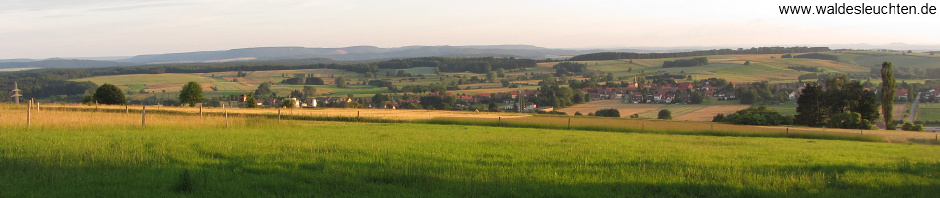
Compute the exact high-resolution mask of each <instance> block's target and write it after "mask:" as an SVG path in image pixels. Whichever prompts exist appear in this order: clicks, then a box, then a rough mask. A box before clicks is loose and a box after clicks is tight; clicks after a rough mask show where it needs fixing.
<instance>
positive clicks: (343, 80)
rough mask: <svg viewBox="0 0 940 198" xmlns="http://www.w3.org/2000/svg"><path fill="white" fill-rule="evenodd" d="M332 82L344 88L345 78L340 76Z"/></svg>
mask: <svg viewBox="0 0 940 198" xmlns="http://www.w3.org/2000/svg"><path fill="white" fill-rule="evenodd" d="M401 71H404V70H401ZM333 83H334V84H336V87H337V88H346V78H343V77H342V76H340V77H337V78H336V79H335V81H334V82H333Z"/></svg>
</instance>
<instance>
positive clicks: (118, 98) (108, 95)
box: [92, 83, 127, 104]
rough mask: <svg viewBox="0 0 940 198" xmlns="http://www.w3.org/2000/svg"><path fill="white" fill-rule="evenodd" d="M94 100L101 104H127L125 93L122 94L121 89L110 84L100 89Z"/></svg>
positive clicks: (97, 90) (96, 92)
mask: <svg viewBox="0 0 940 198" xmlns="http://www.w3.org/2000/svg"><path fill="white" fill-rule="evenodd" d="M92 98H93V99H94V100H95V101H98V103H101V104H127V98H125V97H124V92H121V89H120V88H118V87H117V86H114V85H112V84H108V83H105V84H103V85H101V86H100V87H98V89H96V90H95V94H94V95H93V96H92Z"/></svg>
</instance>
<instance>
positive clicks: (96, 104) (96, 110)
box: [95, 100, 98, 112]
mask: <svg viewBox="0 0 940 198" xmlns="http://www.w3.org/2000/svg"><path fill="white" fill-rule="evenodd" d="M95 112H98V101H97V100H95Z"/></svg>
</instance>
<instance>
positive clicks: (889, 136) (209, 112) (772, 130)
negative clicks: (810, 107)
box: [23, 106, 935, 143]
mask: <svg viewBox="0 0 940 198" xmlns="http://www.w3.org/2000/svg"><path fill="white" fill-rule="evenodd" d="M23 108H25V107H23ZM44 109H46V110H55V111H82V112H97V113H105V114H106V112H111V113H118V114H124V112H125V109H124V106H101V107H99V108H97V110H96V108H95V107H94V106H52V107H45V108H44ZM129 111H130V114H127V115H130V116H131V117H134V116H135V115H136V118H131V119H129V120H128V119H126V118H125V120H127V121H122V123H134V122H136V123H138V124H139V118H140V117H139V116H140V115H139V114H140V107H139V106H138V107H130V110H129ZM360 111H361V112H362V116H358V115H359V113H358V112H360ZM147 112H148V114H153V115H166V116H170V117H172V116H181V115H199V113H198V112H199V109H198V108H173V107H171V108H167V107H162V108H155V107H148V109H147ZM227 112H228V114H229V116H230V117H235V118H237V119H248V120H249V121H250V120H257V119H261V118H269V119H277V118H278V114H277V111H276V110H274V109H229V110H227ZM389 112H395V110H370V109H362V110H355V109H353V110H339V111H329V110H327V111H322V110H296V113H290V110H286V109H285V110H282V112H281V116H280V117H281V119H282V120H307V121H340V122H371V123H422V124H451V125H452V124H457V125H477V126H499V127H515V128H542V129H572V130H587V131H608V132H631V133H654V134H680V135H708V136H738V137H778V138H803V139H830V140H851V141H868V142H892V143H924V142H927V141H929V140H933V139H935V136H934V134H930V133H922V132H896V131H879V130H846V129H824V128H807V127H789V126H778V127H767V126H747V125H730V124H720V123H704V122H683V121H664V120H651V119H627V118H603V117H581V116H556V115H535V116H529V115H525V114H522V115H520V114H505V115H507V116H508V117H501V115H504V114H494V115H483V116H481V115H478V114H468V115H467V116H468V117H433V118H432V119H413V118H414V117H415V116H414V115H407V116H405V118H396V117H389ZM350 113H351V114H350ZM409 113H412V114H413V113H416V112H412V111H403V114H409ZM417 113H418V114H421V116H428V115H429V114H432V113H434V114H440V115H449V116H461V115H463V114H447V113H448V112H446V111H445V112H441V113H438V112H427V111H421V112H417ZM203 114H204V115H205V117H206V118H209V119H203V120H206V123H217V124H216V125H211V126H219V124H221V125H224V119H222V109H218V108H214V109H209V108H207V109H205V110H204V112H203ZM375 115H379V116H375ZM392 115H393V114H392ZM497 116H500V117H497ZM428 117H430V116H428ZM490 117H492V118H490ZM133 119H138V120H137V121H133ZM569 120H570V122H571V124H570V126H569V125H568V122H569Z"/></svg>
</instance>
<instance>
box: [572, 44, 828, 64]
mask: <svg viewBox="0 0 940 198" xmlns="http://www.w3.org/2000/svg"><path fill="white" fill-rule="evenodd" d="M826 51H830V49H829V47H756V48H749V49H744V48H738V49H736V50H734V49H713V50H699V51H691V52H671V53H633V52H601V53H593V54H584V55H577V56H574V57H571V59H569V60H571V61H589V60H618V59H657V58H680V57H691V56H708V55H728V54H786V53H810V52H826Z"/></svg>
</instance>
